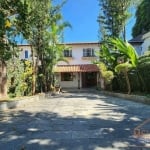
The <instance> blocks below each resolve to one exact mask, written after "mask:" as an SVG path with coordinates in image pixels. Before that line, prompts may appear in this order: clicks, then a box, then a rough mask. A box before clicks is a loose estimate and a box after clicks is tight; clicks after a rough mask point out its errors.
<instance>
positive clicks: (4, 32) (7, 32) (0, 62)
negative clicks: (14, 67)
mask: <svg viewBox="0 0 150 150" xmlns="http://www.w3.org/2000/svg"><path fill="white" fill-rule="evenodd" d="M23 6H24V4H23V3H22V1H18V0H13V1H9V0H1V1H0V98H3V97H7V61H8V60H9V59H10V58H11V57H12V56H13V55H15V54H16V52H15V50H14V46H15V42H14V41H13V37H14V36H15V34H16V26H17V21H16V20H15V19H16V16H19V14H20V12H21V11H23V10H24V9H23Z"/></svg>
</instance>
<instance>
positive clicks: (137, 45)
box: [131, 43, 142, 56]
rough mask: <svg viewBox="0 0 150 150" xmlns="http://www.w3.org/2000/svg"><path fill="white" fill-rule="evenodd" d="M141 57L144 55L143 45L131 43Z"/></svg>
mask: <svg viewBox="0 0 150 150" xmlns="http://www.w3.org/2000/svg"><path fill="white" fill-rule="evenodd" d="M131 44H132V46H133V47H134V48H135V50H136V52H137V54H138V55H139V56H141V55H142V43H131Z"/></svg>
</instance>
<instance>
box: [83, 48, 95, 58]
mask: <svg viewBox="0 0 150 150" xmlns="http://www.w3.org/2000/svg"><path fill="white" fill-rule="evenodd" d="M94 56H95V53H94V49H93V48H86V49H83V57H94Z"/></svg>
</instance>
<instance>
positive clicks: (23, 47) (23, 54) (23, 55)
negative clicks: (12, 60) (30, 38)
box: [18, 45, 32, 60]
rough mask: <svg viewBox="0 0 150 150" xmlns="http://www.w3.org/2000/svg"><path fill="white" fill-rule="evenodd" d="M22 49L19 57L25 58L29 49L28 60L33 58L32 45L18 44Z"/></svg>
mask: <svg viewBox="0 0 150 150" xmlns="http://www.w3.org/2000/svg"><path fill="white" fill-rule="evenodd" d="M18 47H19V49H20V50H21V51H20V55H19V59H25V51H26V50H27V51H28V56H29V58H28V60H32V57H31V46H30V45H18Z"/></svg>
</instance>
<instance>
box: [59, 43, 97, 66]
mask: <svg viewBox="0 0 150 150" xmlns="http://www.w3.org/2000/svg"><path fill="white" fill-rule="evenodd" d="M66 46H67V47H70V49H72V58H67V57H66V59H67V60H68V62H69V63H68V64H67V63H66V62H58V65H79V64H91V63H92V60H95V59H96V58H95V57H94V58H93V57H88V58H87V57H86V58H85V57H84V58H83V49H84V48H93V49H94V50H95V51H98V50H99V46H98V44H87V43H85V44H82V43H81V44H72V45H66Z"/></svg>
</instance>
